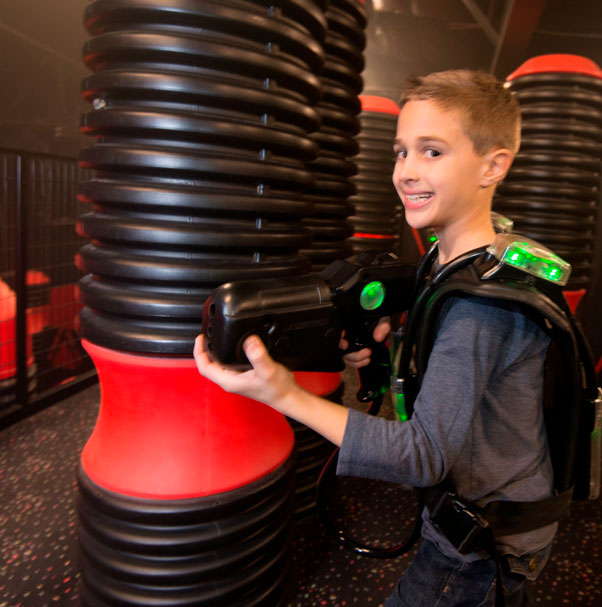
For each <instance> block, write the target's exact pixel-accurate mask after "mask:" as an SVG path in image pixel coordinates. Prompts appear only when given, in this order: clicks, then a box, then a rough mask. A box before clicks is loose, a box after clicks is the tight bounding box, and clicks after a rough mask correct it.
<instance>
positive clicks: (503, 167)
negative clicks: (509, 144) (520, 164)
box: [481, 148, 514, 187]
mask: <svg viewBox="0 0 602 607" xmlns="http://www.w3.org/2000/svg"><path fill="white" fill-rule="evenodd" d="M485 160H486V163H487V164H486V167H485V171H484V172H483V175H482V178H481V185H482V186H483V187H489V186H492V185H496V184H498V183H499V182H500V181H502V179H504V177H505V176H506V173H507V172H508V170H509V169H510V166H511V165H512V161H513V160H514V154H513V153H512V152H511V151H510V150H507V149H506V148H499V149H497V150H493V151H492V152H490V153H489V154H487V155H486V157H485Z"/></svg>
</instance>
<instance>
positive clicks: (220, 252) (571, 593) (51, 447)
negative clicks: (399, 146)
mask: <svg viewBox="0 0 602 607" xmlns="http://www.w3.org/2000/svg"><path fill="white" fill-rule="evenodd" d="M601 39H602V4H601V3H600V2H599V1H598V0H586V1H583V2H571V3H569V2H565V1H562V0H365V1H364V0H272V1H268V0H223V1H220V0H90V1H87V0H60V1H55V2H48V1H47V0H3V1H2V2H1V3H0V51H1V56H2V63H1V69H0V74H1V75H2V79H3V82H2V87H0V185H1V189H0V491H1V496H2V497H1V500H0V607H46V606H53V605H58V606H61V605H65V606H67V605H82V606H84V605H85V606H89V607H121V606H123V607H146V606H148V607H151V606H152V607H158V606H170V607H176V606H178V607H192V606H195V607H201V606H203V607H204V606H207V607H213V606H219V607H255V606H257V607H260V606H263V607H316V606H329V607H350V606H353V605H357V606H361V607H379V606H381V605H382V602H383V600H384V598H385V597H386V596H388V594H389V593H390V591H391V588H392V587H393V584H394V583H395V581H396V580H397V579H398V577H399V576H400V574H401V573H402V572H403V570H404V569H405V567H406V566H407V565H408V563H409V562H410V560H411V558H412V555H413V553H414V550H415V548H413V547H412V548H409V550H408V551H407V552H406V553H405V554H403V555H402V556H398V557H396V558H393V559H374V558H370V557H368V556H365V555H361V554H358V553H357V552H354V551H353V550H351V549H349V548H347V547H344V546H342V545H340V544H339V543H338V542H336V541H335V540H334V539H333V537H332V535H331V534H330V533H329V532H328V530H327V529H326V527H325V525H324V524H323V521H322V520H321V518H320V516H319V515H318V512H317V505H316V497H315V489H316V485H317V483H318V478H319V476H320V473H321V471H322V470H323V468H324V466H325V465H326V463H327V462H328V461H329V458H330V456H331V454H332V452H333V447H332V446H331V445H330V444H329V443H328V442H326V441H325V440H323V439H322V438H321V437H319V436H318V435H316V434H315V433H314V432H312V431H311V430H309V429H308V428H306V427H304V426H303V425H301V424H298V423H296V422H294V421H293V420H289V419H286V418H284V417H282V416H280V415H279V414H276V413H274V412H273V411H272V410H270V409H269V408H267V407H264V406H260V405H258V404H257V403H254V402H253V401H249V400H248V399H244V398H242V397H233V396H231V395H227V394H225V393H223V392H222V391H221V390H219V389H218V388H217V386H215V385H214V384H211V382H208V381H207V380H205V379H203V378H201V377H200V376H199V375H198V373H197V372H196V369H195V367H194V361H193V359H192V356H191V351H192V344H193V340H194V337H195V336H196V335H197V334H198V333H199V332H200V331H201V315H202V308H203V303H204V301H205V300H206V298H207V297H208V295H209V294H210V293H211V292H212V291H213V289H215V288H216V287H218V286H219V285H221V284H222V283H225V282H228V281H232V280H239V279H244V278H264V279H272V278H281V277H290V276H305V275H308V276H311V275H313V274H316V273H318V272H320V271H321V270H323V269H324V268H325V267H327V266H328V265H329V264H330V263H332V262H333V261H335V260H343V259H347V258H350V257H352V256H355V255H360V254H363V253H365V252H366V251H369V250H374V249H376V250H377V251H379V252H385V251H393V252H395V253H396V254H397V255H398V256H399V257H401V258H402V259H404V260H407V261H410V262H415V261H417V260H418V259H419V258H420V256H421V255H422V254H423V253H424V251H425V250H426V249H428V247H429V246H430V243H431V241H432V238H433V235H432V234H431V233H430V232H429V231H428V230H421V231H415V230H412V229H410V228H409V227H408V226H407V224H406V223H405V220H404V216H403V208H402V206H401V204H400V202H399V200H398V199H397V196H396V194H395V191H394V190H393V187H392V184H391V172H392V168H393V154H392V139H393V137H394V133H395V125H396V117H397V113H398V107H397V103H396V100H397V98H398V95H399V89H400V83H401V82H402V81H403V80H404V79H405V77H406V76H408V75H409V74H425V73H428V72H432V71H438V70H444V69H452V68H472V69H481V70H484V71H487V72H490V73H493V74H494V75H496V76H497V77H498V78H500V79H501V80H504V81H505V82H506V83H507V86H508V88H509V89H510V91H511V92H512V93H513V94H514V95H516V98H517V100H518V101H519V105H520V107H521V112H522V118H523V125H522V142H523V143H522V147H521V150H520V152H519V154H518V156H517V158H516V161H515V163H514V165H513V167H512V169H511V171H510V173H509V174H508V176H507V178H506V180H505V181H504V183H503V184H501V186H500V187H499V188H498V190H497V192H496V195H495V198H494V211H496V213H498V214H499V215H501V216H503V217H505V218H508V219H511V220H512V222H513V223H514V230H515V231H516V232H518V233H521V234H524V235H526V236H529V237H531V238H533V239H535V240H537V241H539V242H541V243H543V244H545V245H546V246H547V247H549V248H551V249H553V250H554V251H555V252H556V253H557V254H559V255H560V256H561V257H562V258H563V259H565V260H567V261H568V262H569V263H570V264H571V266H572V274H571V279H570V281H569V283H568V284H567V285H566V287H565V290H564V294H565V297H566V299H567V301H568V303H569V304H570V307H571V309H572V311H573V313H574V315H575V316H576V318H577V320H578V321H579V322H580V324H581V325H582V327H583V330H584V333H585V335H586V337H587V339H588V340H589V343H590V346H591V349H592V353H593V358H594V362H595V364H596V372H597V377H598V382H599V383H600V381H602V377H601V376H602V323H600V322H599V315H600V311H601V310H602V242H601V241H602V228H601V226H602V220H601V217H602V215H601V213H602V212H601V210H600V208H601V204H600V203H601V194H600V188H601V186H602V182H601V169H602V44H601ZM297 380H298V381H299V382H300V383H301V384H302V385H303V386H304V387H305V388H306V389H308V390H310V391H312V392H314V393H316V394H318V395H321V396H323V397H325V398H328V399H330V400H332V401H335V402H340V403H343V404H344V405H346V406H349V407H353V408H359V409H363V408H365V405H363V404H361V403H359V402H358V401H357V399H356V398H355V393H356V391H357V388H358V385H357V384H358V380H357V377H356V374H355V372H354V371H352V370H351V369H345V370H343V371H336V372H332V371H328V372H325V371H310V372H298V373H297ZM379 415H382V416H385V417H392V415H393V413H392V405H391V401H390V398H389V397H388V396H386V397H385V399H384V403H383V406H382V408H381V410H380V412H379ZM326 503H327V512H328V516H329V517H330V520H331V521H333V522H334V524H335V525H336V526H337V527H338V528H340V529H342V530H344V532H345V533H346V534H348V535H349V536H352V537H354V538H356V539H358V540H359V541H362V542H367V543H369V544H372V545H375V546H378V547H380V548H390V547H392V546H397V545H398V544H401V543H404V542H405V541H406V540H408V538H409V537H410V536H411V533H412V525H413V522H414V519H415V517H416V513H417V511H418V509H419V504H418V501H417V497H416V494H415V492H414V491H413V490H412V489H411V488H408V487H400V486H395V485H390V484H386V483H379V482H373V481H365V480H360V479H355V478H339V479H336V480H335V479H329V480H328V487H327V491H326ZM601 548H602V512H601V502H600V498H598V499H596V500H592V501H578V502H577V501H575V502H573V504H572V506H571V511H570V514H569V516H567V517H566V518H564V519H563V520H562V521H561V523H560V530H559V533H558V535H557V537H556V539H555V542H554V550H553V553H552V556H551V560H550V563H549V565H548V566H547V568H546V569H545V570H544V573H543V574H542V576H541V577H540V578H539V579H538V580H537V582H536V583H534V584H533V585H532V591H533V596H534V599H535V601H536V604H537V605H541V606H542V607H543V606H546V607H552V606H554V607H556V606H558V607H559V606H565V605H568V606H571V607H573V606H583V607H586V606H588V607H597V606H599V605H601V604H602V584H601V580H602V567H601V565H600V550H601Z"/></svg>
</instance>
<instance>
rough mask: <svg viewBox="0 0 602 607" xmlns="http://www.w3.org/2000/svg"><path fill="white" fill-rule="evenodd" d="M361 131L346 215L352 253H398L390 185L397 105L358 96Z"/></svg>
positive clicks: (396, 209)
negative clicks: (350, 208) (349, 211)
mask: <svg viewBox="0 0 602 607" xmlns="http://www.w3.org/2000/svg"><path fill="white" fill-rule="evenodd" d="M360 100H361V103H362V112H361V114H360V116H359V119H360V124H361V131H360V134H359V135H358V136H357V140H358V143H359V154H358V155H357V156H356V157H355V163H356V165H357V169H358V170H357V175H355V176H354V177H353V183H354V185H355V187H356V193H355V194H354V195H353V196H351V197H350V198H349V202H351V204H352V205H353V208H354V213H353V215H352V216H351V217H349V221H350V222H351V225H352V226H353V230H354V234H353V239H352V241H351V242H352V246H353V251H354V253H356V254H357V253H360V252H362V251H366V250H370V249H379V250H383V251H397V252H399V239H400V237H401V228H402V221H403V208H402V205H401V202H400V200H399V196H398V195H397V192H396V191H395V188H394V187H393V182H392V174H393V165H394V158H393V151H392V150H393V140H394V139H395V131H396V129H397V116H398V115H399V107H398V105H397V104H396V103H395V102H394V101H392V100H391V99H387V98H385V97H379V96H376V95H360Z"/></svg>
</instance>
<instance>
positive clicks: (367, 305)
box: [360, 280, 385, 310]
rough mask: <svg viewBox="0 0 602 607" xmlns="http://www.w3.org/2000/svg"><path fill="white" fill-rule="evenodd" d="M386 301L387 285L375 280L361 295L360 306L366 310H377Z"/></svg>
mask: <svg viewBox="0 0 602 607" xmlns="http://www.w3.org/2000/svg"><path fill="white" fill-rule="evenodd" d="M384 300H385V285H383V283H382V282H380V281H378V280H375V281H373V282H369V283H368V284H367V285H366V286H365V287H364V288H363V289H362V292H361V295H360V306H362V308H364V310H376V309H377V308H380V306H381V305H382V303H383V301H384Z"/></svg>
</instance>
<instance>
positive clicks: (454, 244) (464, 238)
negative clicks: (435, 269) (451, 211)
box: [437, 211, 495, 264]
mask: <svg viewBox="0 0 602 607" xmlns="http://www.w3.org/2000/svg"><path fill="white" fill-rule="evenodd" d="M437 237H438V239H439V245H438V254H439V259H438V261H439V263H440V264H445V263H448V262H449V261H451V260H452V259H455V258H456V257H459V256H460V255H462V254H463V253H466V252H468V251H472V250H473V249H478V248H479V247H483V246H486V245H489V244H491V243H492V242H493V239H494V238H495V230H494V229H493V224H492V223H491V212H490V211H488V212H487V213H486V214H482V215H481V216H479V217H474V218H467V219H466V221H464V222H461V224H454V225H450V226H447V227H445V228H444V229H443V230H441V231H438V232H437Z"/></svg>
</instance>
